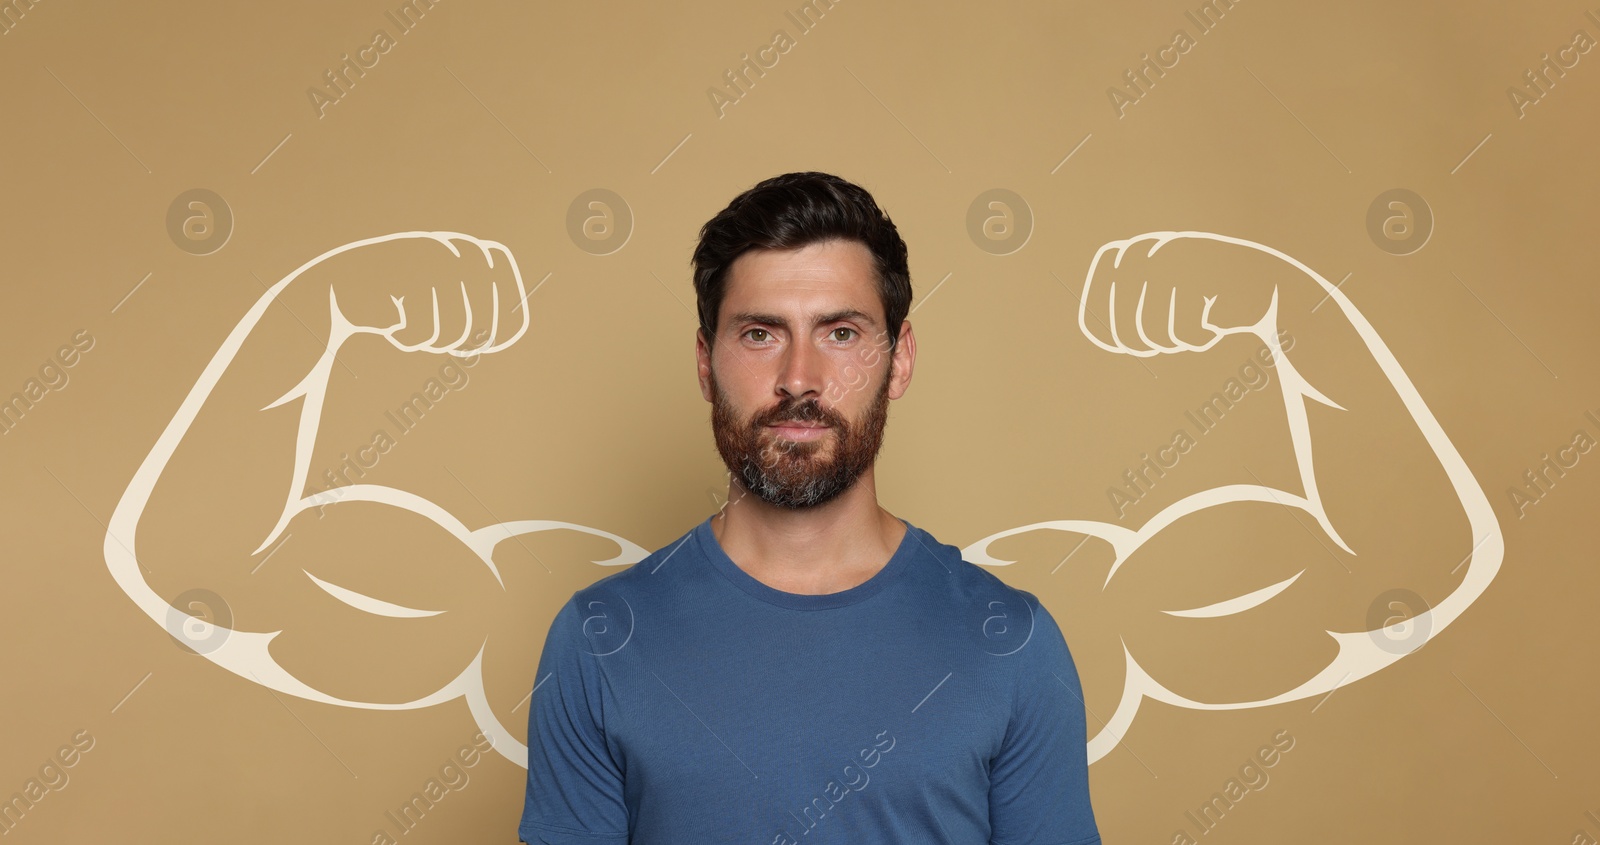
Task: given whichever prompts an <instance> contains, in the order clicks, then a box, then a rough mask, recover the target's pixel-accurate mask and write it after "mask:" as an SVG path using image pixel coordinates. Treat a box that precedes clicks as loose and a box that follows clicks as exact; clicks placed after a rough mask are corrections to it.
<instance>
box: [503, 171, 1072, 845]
mask: <svg viewBox="0 0 1600 845" xmlns="http://www.w3.org/2000/svg"><path fill="white" fill-rule="evenodd" d="M693 261H694V271H695V292H696V296H697V299H698V303H699V317H700V328H699V330H698V332H697V336H696V342H695V357H696V359H697V361H698V366H699V377H700V388H701V393H702V395H704V397H705V398H706V400H707V401H708V402H710V403H711V405H712V413H711V420H712V433H713V435H714V437H715V440H716V446H717V450H718V452H719V453H720V454H721V455H722V459H723V461H724V462H725V463H726V464H727V466H728V469H729V471H730V480H729V487H728V504H727V505H726V506H725V507H724V508H723V510H722V511H721V512H719V513H718V514H716V515H715V516H712V517H710V518H708V519H706V520H705V521H704V522H701V523H700V524H699V525H697V526H695V527H694V528H693V529H691V530H690V531H689V532H687V533H686V534H684V535H683V536H682V537H680V538H679V539H678V540H676V541H674V542H672V543H670V544H668V545H667V546H666V547H663V548H662V549H660V550H658V551H656V552H655V553H654V554H652V555H650V556H649V557H647V558H645V559H644V560H643V561H641V562H639V563H638V564H635V565H634V566H631V567H629V568H628V569H627V570H625V571H623V572H619V573H617V574H615V575H612V576H609V577H607V578H604V579H601V580H600V581H598V582H596V583H595V584H593V585H591V586H589V587H586V588H584V589H582V590H579V591H577V593H575V594H574V595H573V597H572V599H571V600H570V601H569V602H568V603H567V604H566V605H565V606H564V607H563V608H562V610H561V611H560V612H559V613H558V614H557V616H556V618H555V620H554V622H553V623H552V625H551V626H550V631H549V635H548V636H547V638H546V640H545V644H544V651H543V654H542V655H541V658H540V661H539V669H538V679H537V681H536V685H535V692H534V695H533V699H532V704H531V707H530V714H529V726H528V752H529V754H528V757H529V765H528V782H527V796H526V803H525V806H524V810H523V815H522V820H521V825H520V827H519V834H520V836H521V837H522V839H523V840H524V841H526V842H529V843H544V845H580V843H581V845H625V843H634V844H635V845H639V843H646V844H647V845H702V844H703V843H721V842H749V843H752V845H796V844H797V843H800V842H819V841H820V842H836V843H851V845H877V844H878V843H884V845H887V843H918V844H919V845H920V844H921V843H954V844H955V845H982V844H983V843H992V845H1068V844H1070V845H1081V844H1082V843H1098V842H1099V841H1100V837H1099V834H1098V831H1097V829H1096V825H1095V821H1094V815H1093V811H1092V809H1091V806H1090V802H1089V791H1088V759H1087V754H1086V750H1085V744H1084V743H1085V722H1084V707H1083V701H1082V690H1081V689H1080V686H1079V681H1078V675H1077V671H1076V669H1075V667H1074V665H1073V662H1072V658H1071V656H1070V654H1069V652H1068V650H1067V647H1066V643H1065V641H1064V640H1063V638H1062V635H1061V632H1060V630H1059V628H1058V627H1057V626H1056V623H1055V621H1054V619H1052V617H1051V615H1050V614H1049V613H1048V612H1047V611H1046V610H1045V609H1044V607H1043V606H1042V605H1040V604H1039V603H1038V600H1037V599H1036V598H1035V597H1034V596H1033V595H1032V594H1029V593H1026V592H1023V591H1017V590H1013V589H1011V588H1009V587H1007V586H1006V585H1005V584H1004V583H1002V582H1001V581H1000V580H999V579H998V578H996V577H995V576H993V575H992V574H990V573H988V572H986V571H984V570H982V569H980V568H979V567H977V566H974V565H972V564H970V563H967V562H965V561H963V560H962V559H961V556H960V553H959V551H958V550H957V549H956V548H955V547H954V546H949V545H946V544H943V543H940V542H939V541H937V540H935V539H934V538H933V537H932V536H931V535H930V534H928V533H927V532H926V531H924V530H922V529H920V528H918V527H916V526H915V525H912V524H911V523H910V522H908V521H905V520H903V519H900V518H898V517H896V516H894V515H893V514H891V513H889V512H888V511H887V510H884V509H883V508H882V507H880V506H879V505H878V502H877V495H876V485H875V481H874V477H873V465H874V462H875V459H876V457H877V454H878V449H879V446H880V445H881V443H882V439H883V429H884V423H885V420H886V419H887V415H888V403H889V400H891V399H898V398H900V397H901V396H902V395H904V394H905V391H906V389H907V387H908V386H909V385H910V382H911V373H912V367H913V365H914V363H915V360H916V339H915V336H914V335H913V334H912V331H911V324H910V323H908V322H906V321H905V317H906V313H907V310H908V309H909V306H910V302H911V282H910V275H909V270H908V266H907V258H906V246H905V243H904V242H903V241H902V240H901V238H900V236H899V233H898V232H897V230H896V229H895V226H894V224H893V222H892V221H890V219H889V218H888V216H887V215H885V214H884V213H883V212H882V211H881V210H880V209H879V207H878V205H877V204H876V202H874V200H873V199H872V197H871V195H870V194H868V193H867V192H866V191H865V190H863V189H861V188H860V187H858V186H856V185H853V184H851V183H849V182H846V181H844V180H842V179H839V178H838V177H835V176H830V175H827V174H823V173H790V174H785V175H782V176H778V177H774V178H772V179H768V180H766V181H764V182H762V183H760V184H758V185H756V186H755V187H754V188H752V189H750V190H748V191H746V192H745V193H744V194H742V195H740V196H739V197H737V198H735V199H734V200H733V202H732V203H730V204H729V205H728V207H727V208H725V209H724V210H723V211H721V212H720V213H718V214H717V215H716V216H715V217H713V218H712V219H711V220H710V221H709V222H707V223H706V224H705V226H704V227H702V229H701V232H700V244H699V246H698V248H697V249H696V250H695V253H694V259H693Z"/></svg>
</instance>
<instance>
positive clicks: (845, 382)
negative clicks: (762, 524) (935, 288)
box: [697, 240, 914, 508]
mask: <svg viewBox="0 0 1600 845" xmlns="http://www.w3.org/2000/svg"><path fill="white" fill-rule="evenodd" d="M909 329H910V327H909V324H906V325H905V328H904V330H903V335H902V343H901V349H899V350H897V351H896V353H895V359H903V361H902V363H901V365H900V366H895V367H893V368H891V362H892V361H893V360H894V359H891V357H890V353H889V343H888V334H887V333H886V328H885V325H884V314H883V304H882V302H881V301H880V300H879V297H878V289H877V276H876V272H875V271H874V269H873V266H872V254H871V252H869V251H868V250H867V248H866V247H865V246H863V245H862V244H860V243H857V242H855V241H840V240H835V241H825V242H821V243H817V244H812V245H810V246H807V247H803V248H801V249H797V250H781V251H780V250H755V251H751V252H747V253H745V254H744V255H741V256H740V257H739V258H738V259H737V260H735V261H734V263H733V264H732V265H730V267H729V270H728V279H727V290H726V294H725V295H724V297H723V301H722V306H721V310H720V312H719V317H718V323H717V340H716V344H715V348H714V351H712V352H710V353H709V354H707V352H706V350H705V344H704V342H703V341H702V342H701V343H699V344H697V353H698V356H699V358H700V361H701V387H702V392H703V393H704V394H705V395H706V398H707V399H709V400H710V401H711V403H712V413H711V427H712V433H713V435H714V436H715V438H716V443H717V451H718V452H719V453H720V454H721V455H722V460H723V462H724V463H725V464H727V466H728V469H729V470H730V471H731V472H733V473H734V474H735V475H737V476H738V477H739V479H740V481H741V482H742V483H743V484H744V486H745V488H746V489H748V490H750V492H752V493H754V494H755V495H756V496H757V497H759V498H761V499H762V500H763V501H766V502H768V503H769V504H772V505H776V506H779V507H786V508H804V507H815V506H817V505H821V504H823V503H825V502H828V501H830V500H832V499H833V498H835V497H837V496H838V495H839V494H841V493H843V492H844V491H846V490H848V489H850V487H851V486H852V485H854V484H855V482H856V480H857V479H858V478H859V477H860V476H861V475H862V473H864V472H866V470H867V469H868V468H870V467H871V466H872V464H873V461H874V460H876V458H877V454H878V449H879V447H880V446H881V445H882V443H883V429H884V424H885V422H886V421H887V420H888V414H889V400H890V399H891V398H899V397H900V396H901V395H902V394H903V393H904V392H905V386H906V382H907V381H908V380H909V377H910V363H911V360H910V354H911V353H913V352H914V342H913V345H911V346H908V345H907V344H906V343H905V339H906V338H907V337H909V333H910V332H909ZM902 370H903V372H902Z"/></svg>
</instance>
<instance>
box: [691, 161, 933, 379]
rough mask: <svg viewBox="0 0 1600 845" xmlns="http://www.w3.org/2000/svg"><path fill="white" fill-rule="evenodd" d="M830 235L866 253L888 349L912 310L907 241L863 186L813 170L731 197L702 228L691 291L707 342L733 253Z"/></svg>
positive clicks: (793, 244)
mask: <svg viewBox="0 0 1600 845" xmlns="http://www.w3.org/2000/svg"><path fill="white" fill-rule="evenodd" d="M834 239H844V240H852V241H857V242H859V243H860V244H862V245H863V246H865V247H866V248H867V250H868V251H869V252H871V253H872V261H873V266H874V268H875V269H876V270H877V275H878V298H879V300H881V301H882V303H883V315H884V319H885V322H886V323H887V330H888V334H889V344H888V349H889V350H891V351H892V350H893V349H894V347H895V345H896V344H897V343H898V341H899V338H900V324H901V323H902V322H903V321H904V320H905V318H906V312H907V311H908V310H909V309H910V308H911V271H910V269H909V267H908V264H907V259H906V242H905V241H903V240H901V239H900V232H899V230H897V229H896V228H895V226H894V221H893V220H890V219H889V215H888V214H885V213H884V211H883V209H881V208H879V207H878V203H877V202H876V201H875V200H873V198H872V194H869V193H867V191H866V189H865V188H862V187H861V186H859V185H856V184H854V183H851V182H847V181H845V180H844V179H840V178H839V177H837V176H834V175H832V174H829V173H818V172H815V171H806V172H802V173H785V174H783V175H782V176H774V177H772V178H771V179H767V180H765V181H763V182H761V183H760V184H758V185H756V186H755V187H753V188H751V189H749V190H747V191H745V192H744V193H742V194H740V195H739V196H737V197H734V198H733V201H732V202H730V203H728V207H727V208H724V209H723V210H721V211H719V212H717V214H716V216H715V217H712V218H711V219H710V220H707V221H706V224H705V225H704V226H701V227H700V243H699V245H698V246H696V247H695V250H694V259H693V264H694V295H695V301H696V304H697V306H698V308H699V312H700V329H701V330H702V331H704V332H705V335H706V343H707V344H708V345H715V342H716V332H717V312H718V311H719V310H720V309H721V307H722V297H723V294H724V292H725V291H726V290H727V281H728V267H729V265H731V264H733V262H734V260H735V259H737V258H738V257H739V256H741V255H743V254H744V253H746V252H748V251H750V250H752V249H799V248H801V247H804V246H808V245H810V244H813V243H817V242H820V241H827V240H834ZM878 340H879V341H880V342H881V339H878Z"/></svg>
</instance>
